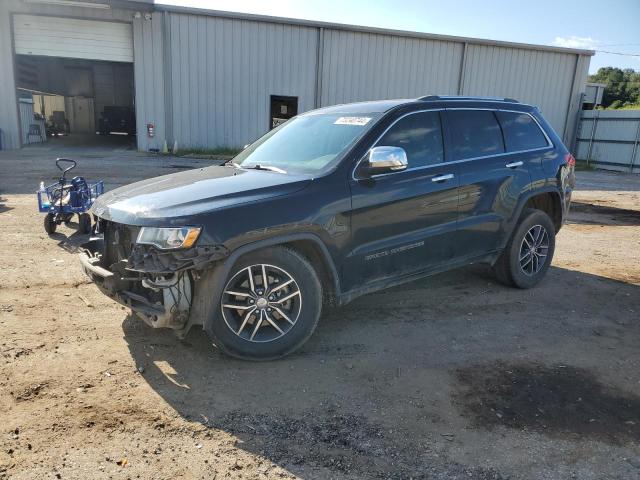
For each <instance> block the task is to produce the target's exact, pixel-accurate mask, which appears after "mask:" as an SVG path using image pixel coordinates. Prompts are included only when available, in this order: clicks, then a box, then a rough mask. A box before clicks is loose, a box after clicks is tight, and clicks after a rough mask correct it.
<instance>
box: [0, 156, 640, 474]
mask: <svg viewBox="0 0 640 480" xmlns="http://www.w3.org/2000/svg"><path fill="white" fill-rule="evenodd" d="M34 152H35V153H34ZM48 155H49V153H46V152H42V151H35V150H31V151H26V152H21V153H19V154H11V153H6V152H4V153H3V154H2V155H0V171H2V172H3V173H2V174H0V245H2V248H1V249H0V269H1V272H2V273H1V275H0V332H1V338H0V355H1V356H0V429H1V430H0V479H4V478H12V479H13V478H15V479H40V478H43V479H49V478H51V479H93V478H97V479H103V478H104V479H107V478H113V479H136V478H142V479H174V478H194V479H196V478H197V479H200V478H202V479H226V478H245V479H253V478H305V479H327V478H340V479H357V478H391V479H395V478H433V479H456V478H457V479H507V478H508V479H536V480H539V479H565V478H566V479H573V478H575V479H637V478H640V348H639V345H640V177H639V176H632V175H623V174H611V173H604V172H580V173H579V176H578V180H579V189H578V191H577V192H576V194H575V198H574V200H575V201H574V205H573V211H572V213H571V215H570V218H569V221H568V223H567V224H566V225H565V226H564V227H563V229H562V230H561V232H560V234H559V236H558V240H557V249H556V257H555V259H554V262H553V267H552V268H551V269H550V271H549V274H548V276H547V278H546V279H545V280H544V281H543V283H542V284H541V285H540V286H539V287H537V288H535V289H532V290H529V291H522V290H516V289H510V288H505V287H503V286H500V285H498V284H497V283H496V282H495V281H494V280H493V278H492V277H491V276H490V275H488V273H487V272H486V269H485V268H483V267H479V266H477V267H470V268H466V269H462V270H458V271H455V272H450V273H446V274H441V275H438V276H434V277H431V278H429V279H426V280H422V281H418V282H414V283H411V284H408V285H405V286H402V287H400V288H395V289H392V290H388V291H384V292H380V293H376V294H373V295H369V296H366V297H362V298H359V299H358V300H356V301H355V302H353V303H352V304H350V305H348V306H347V307H344V308H341V309H336V310H334V311H331V312H326V313H325V314H324V315H323V318H322V320H321V322H320V325H319V327H318V330H317V331H316V333H315V335H314V336H313V337H312V338H311V340H310V341H309V342H308V343H307V344H306V345H305V346H304V347H303V349H302V351H300V352H299V353H298V354H295V355H293V356H290V357H288V358H286V359H284V360H281V361H277V362H271V363H263V364H255V363H246V362H240V361H236V360H231V359H229V358H226V357H224V356H222V355H221V354H220V353H219V352H217V351H216V350H215V349H214V348H213V347H212V346H211V344H210V343H209V342H208V340H207V337H206V336H205V334H204V333H203V332H201V331H193V332H191V334H190V335H189V336H188V338H187V339H186V340H185V341H180V340H178V339H177V338H176V337H175V336H174V335H173V334H172V333H171V332H168V331H158V330H153V329H151V328H149V327H147V326H145V325H144V324H142V323H141V322H139V321H137V320H135V319H134V318H132V317H131V316H130V315H129V313H128V312H127V311H126V310H125V309H124V308H123V307H120V306H118V305H117V304H115V303H114V302H112V301H111V300H109V299H108V298H107V297H105V296H103V295H102V294H100V293H99V292H98V290H97V289H96V288H94V286H93V285H91V284H89V283H88V282H87V279H86V278H85V277H84V276H83V274H82V273H81V270H80V266H79V264H78V262H77V260H76V257H75V255H74V251H75V249H76V246H77V245H78V244H79V243H80V241H82V236H80V235H78V234H77V233H76V232H75V229H73V228H67V227H62V228H60V230H59V233H56V234H55V235H53V236H51V237H48V236H47V235H46V234H45V233H44V230H43V226H42V215H41V214H39V213H37V211H36V210H37V208H36V203H35V197H34V195H33V194H32V193H31V192H32V191H33V190H35V188H37V185H38V183H39V181H40V179H41V177H42V178H51V177H53V176H55V172H54V170H53V167H52V164H51V162H50V160H49V159H48V158H50V157H48ZM18 165H20V168H19V166H18ZM198 165H199V163H198V161H197V160H194V161H190V160H184V159H171V158H168V159H158V158H147V157H144V156H140V155H137V154H135V153H128V154H124V153H118V154H117V155H115V156H113V157H110V158H105V159H100V158H94V157H91V156H87V157H86V158H82V166H83V171H82V172H80V173H85V174H87V176H90V177H92V178H98V177H104V178H106V179H107V183H108V186H109V187H112V186H114V185H116V184H120V183H126V182H128V181H130V180H133V179H137V178H144V177H148V176H153V175H157V174H160V173H168V172H170V171H176V170H177V169H180V168H187V167H189V166H198Z"/></svg>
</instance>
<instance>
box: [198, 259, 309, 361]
mask: <svg viewBox="0 0 640 480" xmlns="http://www.w3.org/2000/svg"><path fill="white" fill-rule="evenodd" d="M321 309H322V287H321V285H320V281H319V279H318V276H317V274H316V272H315V270H314V268H313V267H312V266H311V264H310V263H309V262H308V261H307V259H306V258H304V257H303V256H302V255H300V254H299V253H297V252H296V251H294V250H291V249H288V248H284V247H273V248H267V249H264V250H260V251H256V252H251V253H249V254H247V255H245V256H244V257H242V258H241V259H240V260H239V261H238V262H237V263H236V264H235V265H234V266H233V268H232V269H231V273H230V274H229V276H228V278H227V279H226V284H225V287H224V290H223V292H222V296H221V298H220V305H219V306H218V309H217V310H218V311H217V312H215V314H214V317H213V319H212V322H211V324H210V325H209V328H207V331H208V333H209V334H210V335H211V337H212V339H213V341H214V343H215V344H216V345H217V346H218V347H219V348H220V349H221V350H222V351H223V352H225V353H227V354H229V355H231V356H234V357H237V358H242V359H245V360H273V359H276V358H280V357H283V356H285V355H288V354H289V353H292V352H293V351H295V350H297V349H298V348H299V347H300V346H302V344H303V343H304V342H306V341H307V339H308V338H309V337H310V336H311V334H312V333H313V331H314V330H315V328H316V325H317V324H318V320H319V318H320V311H321Z"/></svg>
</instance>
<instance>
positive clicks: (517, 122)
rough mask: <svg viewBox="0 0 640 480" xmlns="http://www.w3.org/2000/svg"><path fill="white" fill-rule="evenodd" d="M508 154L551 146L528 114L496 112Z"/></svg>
mask: <svg viewBox="0 0 640 480" xmlns="http://www.w3.org/2000/svg"><path fill="white" fill-rule="evenodd" d="M496 114H497V116H498V120H500V125H501V126H502V132H503V133H504V143H505V146H506V147H507V152H518V151H522V150H533V149H536V148H544V147H546V146H548V145H549V142H548V141H547V138H546V137H545V135H544V133H543V132H542V130H540V127H539V126H538V124H537V123H536V121H535V120H534V119H533V118H532V117H531V115H527V114H526V113H517V112H500V111H499V112H496Z"/></svg>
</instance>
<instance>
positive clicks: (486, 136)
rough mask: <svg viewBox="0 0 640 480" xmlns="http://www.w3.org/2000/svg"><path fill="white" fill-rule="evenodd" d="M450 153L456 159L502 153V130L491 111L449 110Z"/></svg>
mask: <svg viewBox="0 0 640 480" xmlns="http://www.w3.org/2000/svg"><path fill="white" fill-rule="evenodd" d="M447 116H448V118H449V123H450V124H451V135H452V138H451V140H452V154H453V158H454V159H456V160H463V159H465V158H475V157H484V156H486V155H495V154H498V153H504V143H503V141H502V132H501V130H500V125H498V120H496V117H495V115H494V114H493V112H491V111H488V110H449V111H448V112H447Z"/></svg>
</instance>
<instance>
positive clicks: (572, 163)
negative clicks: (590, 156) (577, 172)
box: [564, 153, 576, 167]
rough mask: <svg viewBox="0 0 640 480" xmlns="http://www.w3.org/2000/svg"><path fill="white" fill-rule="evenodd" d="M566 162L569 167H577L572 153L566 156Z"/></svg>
mask: <svg viewBox="0 0 640 480" xmlns="http://www.w3.org/2000/svg"><path fill="white" fill-rule="evenodd" d="M564 161H565V162H567V165H569V166H571V167H575V165H576V159H575V158H574V157H573V155H571V154H570V153H567V154H566V155H565V156H564Z"/></svg>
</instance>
